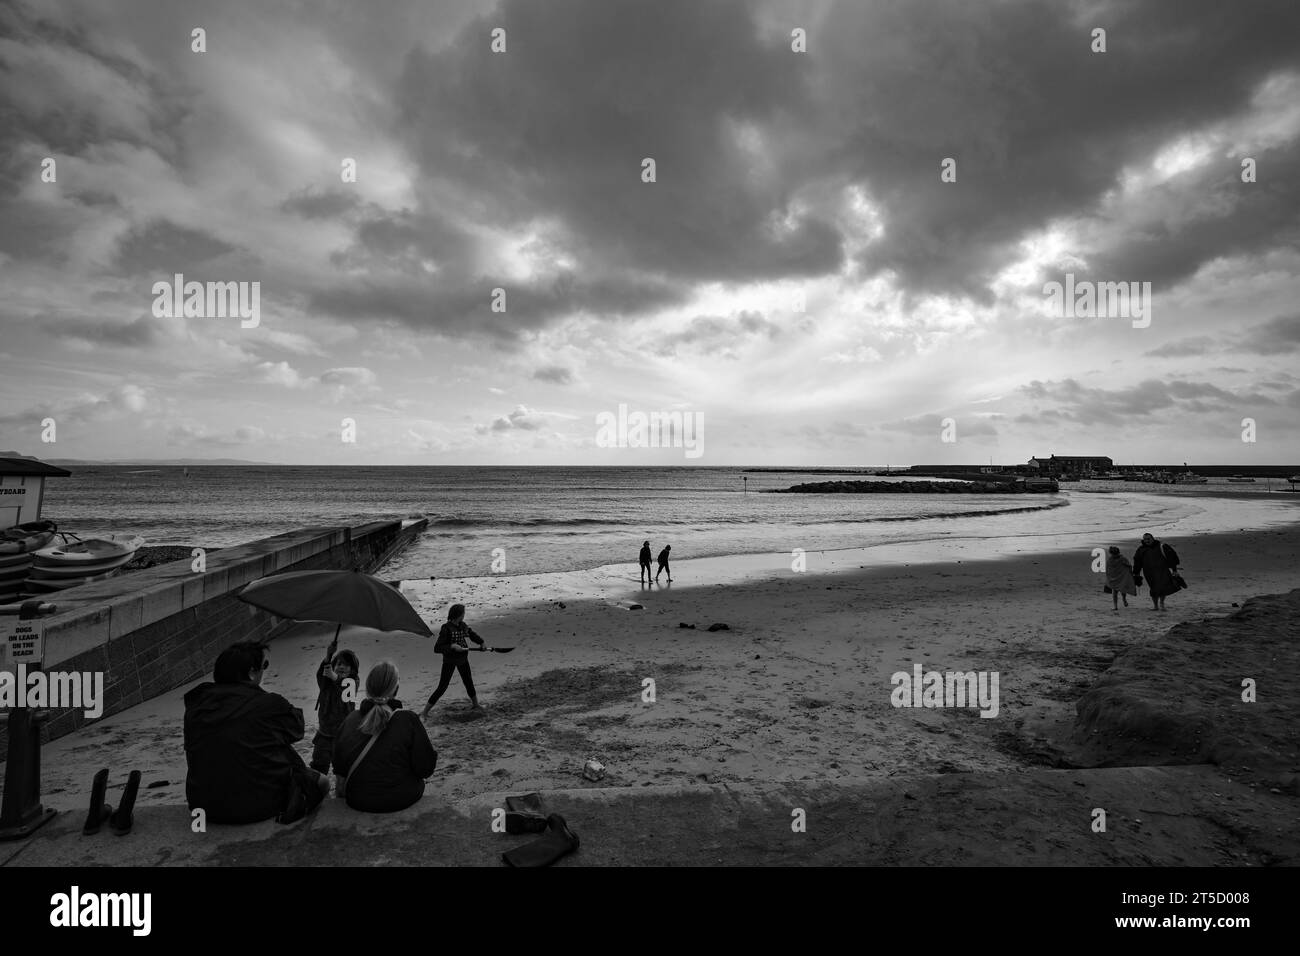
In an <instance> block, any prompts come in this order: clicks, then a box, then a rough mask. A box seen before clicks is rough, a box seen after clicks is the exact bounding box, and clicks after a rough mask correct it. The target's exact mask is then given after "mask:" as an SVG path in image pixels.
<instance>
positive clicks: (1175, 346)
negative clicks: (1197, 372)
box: [1142, 335, 1215, 358]
mask: <svg viewBox="0 0 1300 956" xmlns="http://www.w3.org/2000/svg"><path fill="white" fill-rule="evenodd" d="M1214 348H1215V345H1214V339H1212V338H1211V337H1210V336H1208V335H1196V336H1193V337H1192V338H1189V339H1180V340H1179V341H1177V342H1169V343H1167V344H1165V345H1162V346H1160V347H1159V348H1154V349H1148V350H1147V351H1145V352H1143V353H1142V354H1143V355H1145V356H1148V357H1150V358H1187V357H1188V356H1192V355H1208V354H1209V353H1211V352H1213V351H1214Z"/></svg>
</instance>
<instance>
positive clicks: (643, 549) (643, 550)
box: [638, 544, 650, 565]
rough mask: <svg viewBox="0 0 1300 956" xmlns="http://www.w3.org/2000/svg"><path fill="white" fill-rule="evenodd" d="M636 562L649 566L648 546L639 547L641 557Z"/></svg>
mask: <svg viewBox="0 0 1300 956" xmlns="http://www.w3.org/2000/svg"><path fill="white" fill-rule="evenodd" d="M638 560H639V561H640V562H641V563H642V564H644V565H649V564H650V546H649V545H648V544H647V545H642V546H641V556H640V558H639V559H638Z"/></svg>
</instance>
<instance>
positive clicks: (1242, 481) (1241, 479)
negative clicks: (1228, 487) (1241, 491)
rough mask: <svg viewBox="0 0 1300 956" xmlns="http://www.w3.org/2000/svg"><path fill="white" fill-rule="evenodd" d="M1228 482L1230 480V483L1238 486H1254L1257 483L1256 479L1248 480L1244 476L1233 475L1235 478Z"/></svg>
mask: <svg viewBox="0 0 1300 956" xmlns="http://www.w3.org/2000/svg"><path fill="white" fill-rule="evenodd" d="M1228 480H1229V481H1230V482H1232V483H1233V484H1237V485H1241V484H1252V485H1253V484H1254V483H1255V479H1254V478H1246V477H1245V476H1243V475H1233V476H1232V477H1231V478H1229V479H1228Z"/></svg>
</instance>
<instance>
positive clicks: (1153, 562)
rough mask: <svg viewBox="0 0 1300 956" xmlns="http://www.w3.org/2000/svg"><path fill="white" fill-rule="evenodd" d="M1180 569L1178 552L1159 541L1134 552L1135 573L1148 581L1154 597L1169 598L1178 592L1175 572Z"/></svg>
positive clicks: (1140, 547) (1142, 546) (1147, 583)
mask: <svg viewBox="0 0 1300 956" xmlns="http://www.w3.org/2000/svg"><path fill="white" fill-rule="evenodd" d="M1177 567H1178V552H1176V551H1175V550H1174V549H1173V548H1171V547H1169V545H1167V544H1161V543H1160V542H1159V541H1157V542H1155V543H1154V544H1150V545H1146V544H1143V545H1139V546H1138V549H1137V551H1135V552H1133V572H1134V574H1136V575H1138V576H1139V577H1143V578H1145V579H1146V585H1147V587H1148V588H1150V589H1151V596H1152V597H1157V598H1158V597H1167V596H1168V595H1170V594H1173V593H1174V592H1175V591H1177V590H1178V586H1177V585H1175V584H1174V576H1173V570H1174V569H1175V568H1177Z"/></svg>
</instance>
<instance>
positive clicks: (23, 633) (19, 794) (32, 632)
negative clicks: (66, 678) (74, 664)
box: [0, 601, 58, 841]
mask: <svg viewBox="0 0 1300 956" xmlns="http://www.w3.org/2000/svg"><path fill="white" fill-rule="evenodd" d="M5 610H6V612H7V613H6V614H5V615H4V616H0V671H5V670H8V669H9V668H11V667H12V668H14V669H15V673H16V672H17V667H18V664H19V663H20V662H22V663H25V664H26V665H27V667H28V669H29V670H33V671H35V670H40V669H41V664H42V662H43V660H44V657H45V635H44V625H43V624H42V623H41V620H40V616H41V615H43V614H53V613H54V612H55V611H56V610H57V608H56V606H55V605H53V604H46V603H45V602H43V601H27V602H25V603H23V604H22V605H20V606H19V610H18V619H17V621H14V620H13V619H12V615H13V612H12V611H9V610H8V609H5ZM11 648H19V649H20V650H18V651H17V652H15V651H13V650H11ZM48 716H49V715H48V713H47V712H46V711H43V710H38V711H32V710H30V709H29V708H27V707H14V708H11V709H10V711H9V756H8V758H7V760H6V763H5V788H4V798H3V802H0V841H4V840H21V839H23V838H24V837H27V836H30V835H31V834H32V832H33V831H35V830H36V829H37V828H39V827H41V826H44V825H45V824H47V823H49V822H50V821H51V820H53V819H54V815H55V814H56V813H58V811H57V810H55V809H53V808H47V807H44V806H42V805H41V728H40V725H41V724H42V723H44V722H45V720H46V719H47V718H48Z"/></svg>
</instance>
